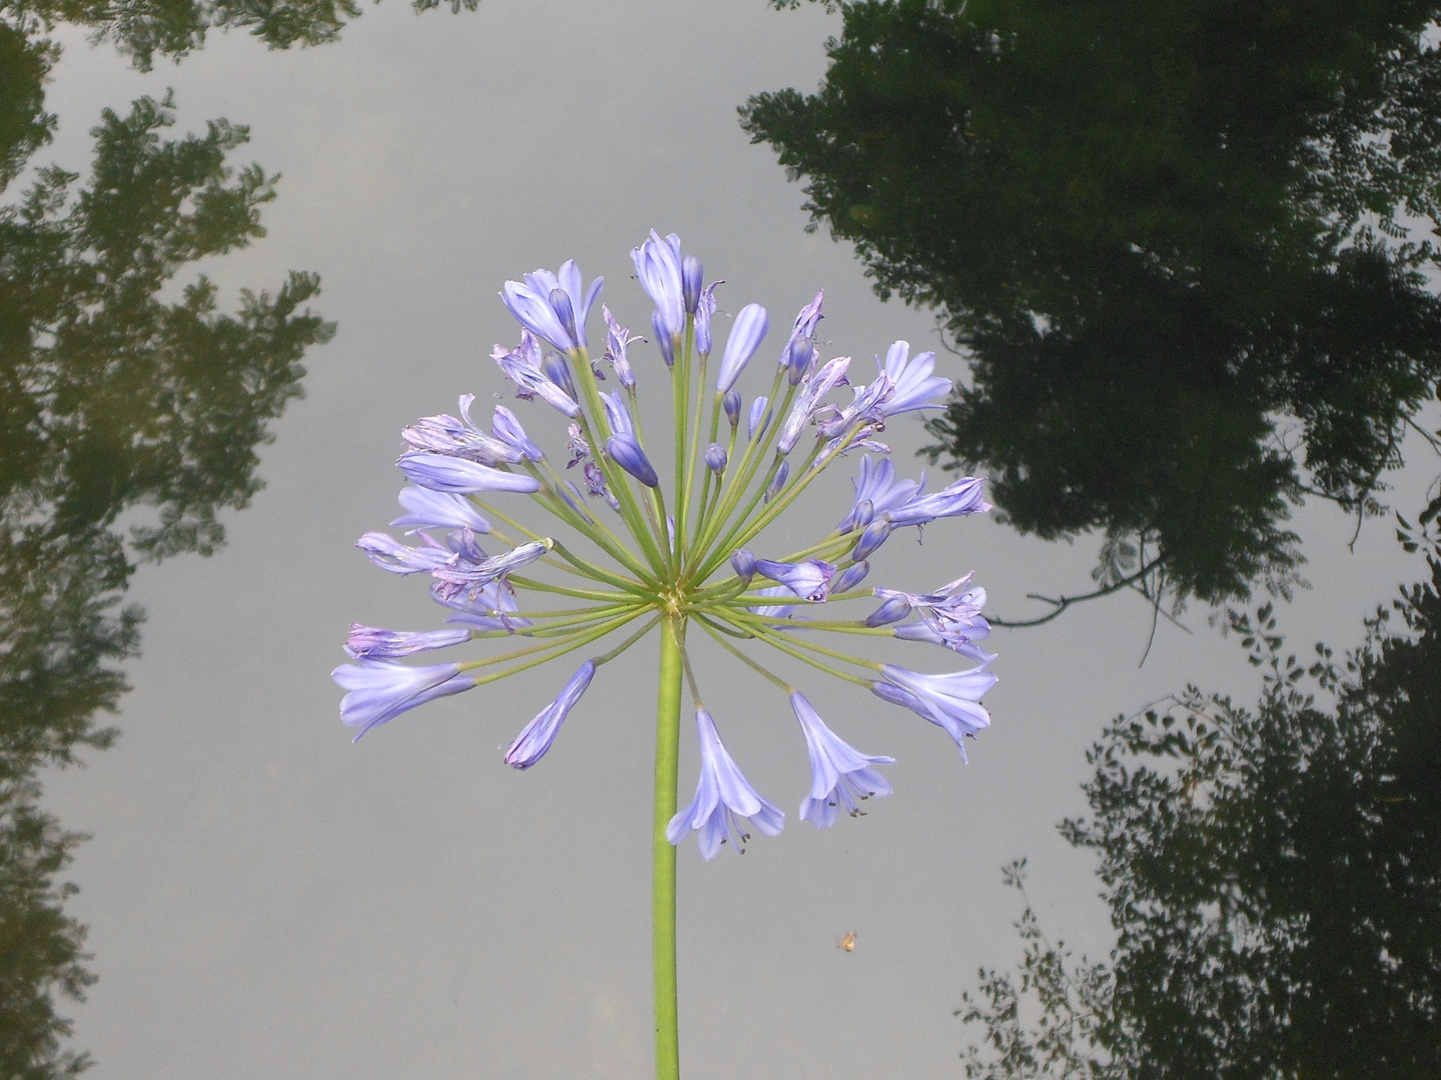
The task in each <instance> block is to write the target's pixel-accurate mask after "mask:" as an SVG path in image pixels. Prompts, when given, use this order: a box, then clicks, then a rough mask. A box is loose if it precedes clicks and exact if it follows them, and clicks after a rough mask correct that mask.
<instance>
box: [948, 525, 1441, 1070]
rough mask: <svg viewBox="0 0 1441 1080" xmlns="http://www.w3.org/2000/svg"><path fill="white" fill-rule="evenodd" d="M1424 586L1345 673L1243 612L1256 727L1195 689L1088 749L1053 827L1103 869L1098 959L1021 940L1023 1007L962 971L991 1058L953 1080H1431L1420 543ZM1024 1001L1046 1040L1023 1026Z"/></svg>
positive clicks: (1430, 832) (1427, 656) (1439, 969)
mask: <svg viewBox="0 0 1441 1080" xmlns="http://www.w3.org/2000/svg"><path fill="white" fill-rule="evenodd" d="M1438 508H1441V501H1438V504H1433V507H1432V509H1431V511H1430V513H1429V514H1428V516H1427V517H1428V520H1429V519H1434V517H1435V514H1436V510H1437V509H1438ZM1408 542H1410V543H1416V541H1415V540H1409V541H1408ZM1429 565H1430V570H1431V580H1430V581H1428V582H1424V583H1422V584H1418V585H1416V586H1414V587H1412V588H1410V589H1407V590H1405V591H1404V592H1403V594H1402V597H1401V599H1400V600H1398V601H1397V602H1396V604H1395V606H1394V611H1392V612H1381V613H1379V614H1378V616H1377V617H1376V618H1375V619H1373V620H1372V621H1371V622H1370V623H1369V624H1368V637H1367V642H1366V645H1365V646H1364V647H1363V648H1362V649H1360V650H1359V651H1358V652H1356V653H1355V654H1353V655H1352V656H1351V657H1350V658H1349V659H1348V661H1347V662H1346V663H1345V664H1344V666H1338V665H1337V664H1336V663H1335V662H1334V661H1333V659H1332V655H1331V653H1330V651H1329V650H1328V649H1327V648H1325V647H1324V646H1318V648H1317V651H1318V653H1319V657H1318V659H1317V661H1316V662H1315V663H1314V664H1313V665H1312V666H1311V667H1310V668H1309V669H1307V668H1304V667H1303V666H1302V665H1301V664H1300V663H1299V662H1298V661H1297V660H1296V659H1295V657H1293V656H1283V653H1282V649H1283V644H1282V641H1281V639H1280V637H1279V636H1277V635H1276V633H1275V621H1274V618H1273V617H1272V615H1271V613H1270V611H1269V609H1268V608H1262V609H1261V611H1260V612H1259V613H1258V617H1257V618H1256V619H1255V620H1254V621H1252V620H1250V619H1247V618H1235V619H1234V625H1235V627H1236V629H1237V630H1239V631H1241V632H1242V633H1243V634H1244V635H1245V643H1246V644H1247V645H1248V647H1249V648H1250V649H1251V654H1252V655H1251V658H1252V661H1253V662H1254V663H1256V664H1258V665H1260V666H1262V667H1263V668H1264V670H1265V685H1264V690H1263V693H1262V697H1261V700H1260V702H1259V704H1258V705H1257V707H1256V708H1255V709H1246V708H1242V707H1240V706H1237V705H1236V704H1234V703H1233V702H1232V701H1231V700H1230V699H1229V698H1225V697H1219V696H1210V697H1208V696H1205V695H1203V694H1201V693H1200V692H1198V691H1196V690H1194V689H1192V690H1189V691H1187V693H1186V694H1185V695H1183V696H1182V697H1180V698H1179V699H1178V700H1177V701H1176V702H1175V703H1174V706H1173V707H1172V708H1170V709H1168V710H1166V711H1164V712H1157V711H1148V712H1147V713H1146V714H1145V715H1144V717H1142V718H1138V719H1126V718H1122V719H1119V720H1117V721H1116V722H1115V723H1114V724H1113V725H1112V726H1111V727H1110V728H1109V729H1108V730H1107V731H1106V732H1105V734H1104V736H1103V737H1102V739H1101V741H1100V742H1099V743H1098V744H1097V745H1096V746H1095V748H1094V749H1093V751H1092V753H1091V755H1090V760H1091V761H1092V763H1093V764H1094V765H1095V767H1096V773H1095V776H1094V778H1093V779H1092V780H1091V782H1090V783H1089V784H1088V785H1087V786H1086V794H1087V797H1088V799H1089V802H1090V806H1091V816H1090V817H1089V818H1086V819H1084V820H1080V821H1070V822H1066V823H1065V824H1064V825H1063V826H1062V829H1063V832H1064V833H1065V835H1066V837H1067V839H1068V840H1069V841H1070V842H1071V843H1072V844H1075V845H1077V846H1080V847H1087V848H1091V849H1094V850H1095V851H1096V852H1097V853H1098V854H1099V855H1100V858H1101V864H1100V877H1101V880H1102V882H1103V883H1104V886H1105V891H1104V893H1103V895H1104V897H1105V899H1106V901H1107V902H1108V903H1109V905H1110V907H1111V913H1112V921H1113V923H1114V925H1115V927H1116V929H1117V931H1118V944H1117V948H1116V951H1115V952H1114V953H1113V954H1112V957H1111V960H1110V963H1109V964H1108V965H1104V966H1102V965H1092V964H1089V963H1086V962H1085V961H1084V960H1082V961H1073V960H1072V958H1071V957H1070V955H1069V953H1067V952H1066V951H1065V949H1064V948H1063V947H1062V946H1055V947H1052V946H1050V945H1049V944H1048V943H1046V942H1045V941H1044V939H1042V938H1041V937H1040V935H1039V932H1038V931H1036V930H1035V922H1034V917H1033V916H1031V917H1029V918H1027V919H1023V922H1022V930H1023V936H1025V937H1026V939H1027V942H1028V948H1027V954H1026V957H1025V960H1024V962H1023V965H1022V981H1021V984H1020V986H1019V987H1018V986H1017V984H1016V982H1015V981H1014V980H1013V979H1011V977H1010V976H1007V975H1004V974H998V973H996V972H983V973H982V977H983V981H982V986H981V999H982V1000H980V1001H974V1000H973V1001H971V1002H970V1008H969V1009H968V1010H967V1013H966V1016H967V1019H968V1020H970V1021H973V1022H979V1023H981V1024H982V1025H983V1026H984V1028H985V1029H986V1044H987V1045H988V1046H989V1050H988V1051H987V1052H986V1053H985V1054H982V1053H981V1052H980V1049H979V1048H977V1049H976V1050H974V1051H973V1052H972V1054H971V1057H970V1066H971V1071H970V1075H972V1076H973V1077H989V1078H995V1080H999V1078H1001V1077H1021V1076H1041V1075H1076V1076H1096V1077H1115V1078H1122V1077H1125V1078H1147V1080H1149V1078H1157V1080H1160V1078H1166V1080H1172V1078H1177V1080H1180V1078H1186V1080H1190V1078H1195V1080H1202V1078H1204V1080H1218V1078H1222V1080H1251V1078H1256V1080H1261V1078H1282V1077H1284V1078H1295V1080H1320V1078H1326V1080H1343V1078H1344V1080H1352V1078H1355V1080H1422V1078H1434V1077H1436V1076H1438V1075H1441V548H1438V547H1437V546H1436V545H1434V544H1432V545H1431V547H1430V561H1429ZM1397 622H1400V623H1401V624H1402V625H1401V626H1400V627H1397V626H1396V625H1395V624H1396V623H1397ZM1318 694H1319V695H1321V697H1322V699H1325V700H1327V701H1329V702H1331V704H1322V703H1321V702H1320V701H1318V698H1317V695H1318ZM1028 916H1029V905H1028ZM1028 928H1029V930H1030V932H1029V933H1027V930H1028ZM1028 991H1029V992H1032V993H1033V994H1035V995H1036V996H1037V998H1038V1000H1039V1002H1040V1005H1041V1008H1040V1011H1039V1015H1040V1016H1041V1017H1042V1018H1043V1020H1044V1023H1036V1022H1030V1021H1027V1020H1025V1019H1024V1018H1022V1017H1021V1016H1020V1013H1019V1011H1018V1009H1017V1007H1016V1006H1017V1002H1018V1001H1019V999H1020V997H1021V996H1022V995H1023V994H1024V993H1025V992H1028ZM1058 1033H1059V1034H1058ZM1039 1066H1045V1067H1039ZM1067 1069H1069V1072H1067V1071H1066V1070H1067Z"/></svg>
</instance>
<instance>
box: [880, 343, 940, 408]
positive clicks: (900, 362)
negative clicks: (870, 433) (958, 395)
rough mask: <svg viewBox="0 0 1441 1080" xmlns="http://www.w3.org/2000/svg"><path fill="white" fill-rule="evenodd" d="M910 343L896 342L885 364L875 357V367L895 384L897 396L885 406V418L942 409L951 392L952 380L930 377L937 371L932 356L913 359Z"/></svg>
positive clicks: (925, 354) (887, 354) (925, 355)
mask: <svg viewBox="0 0 1441 1080" xmlns="http://www.w3.org/2000/svg"><path fill="white" fill-rule="evenodd" d="M910 351H911V346H910V343H909V342H905V341H897V342H896V343H895V344H894V345H892V346H891V347H890V349H889V350H888V351H887V352H886V362H885V363H884V364H882V363H881V359H880V357H876V367H877V368H878V369H879V370H880V372H881V374H882V375H886V376H889V377H890V379H891V381H892V382H893V383H895V393H894V394H893V395H891V397H890V399H889V400H888V401H887V402H886V405H885V415H887V416H895V415H897V414H899V413H905V412H914V411H915V410H917V409H939V408H940V407H941V406H942V405H943V404H944V402H942V401H941V400H940V399H941V398H944V397H945V396H946V395H947V394H949V393H950V392H951V380H950V379H942V378H939V377H937V376H934V375H932V374H931V372H932V371H934V370H935V369H936V354H935V353H933V352H923V353H917V354H916V355H915V356H911V355H910Z"/></svg>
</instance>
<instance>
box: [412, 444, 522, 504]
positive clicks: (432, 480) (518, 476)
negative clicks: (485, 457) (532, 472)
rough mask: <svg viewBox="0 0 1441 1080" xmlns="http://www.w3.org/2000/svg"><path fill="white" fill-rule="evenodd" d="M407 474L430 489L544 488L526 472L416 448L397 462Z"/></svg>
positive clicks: (462, 491) (474, 491)
mask: <svg viewBox="0 0 1441 1080" xmlns="http://www.w3.org/2000/svg"><path fill="white" fill-rule="evenodd" d="M396 465H398V466H399V467H400V471H401V472H403V473H405V478H406V479H407V480H409V481H410V482H411V483H412V484H419V485H420V486H421V487H423V488H426V489H428V490H430V491H448V492H452V493H454V494H456V495H474V494H479V493H480V492H482V491H516V492H520V493H521V494H522V495H529V494H530V493H531V492H534V491H539V490H540V481H539V480H537V479H536V478H535V477H533V476H526V475H524V474H523V473H513V472H507V471H505V470H504V469H493V468H491V467H490V466H489V465H482V464H481V463H480V462H478V461H469V460H467V459H465V458H458V457H451V456H450V455H449V454H425V453H417V452H414V451H412V452H411V453H409V454H401V455H400V460H398V461H397V462H396Z"/></svg>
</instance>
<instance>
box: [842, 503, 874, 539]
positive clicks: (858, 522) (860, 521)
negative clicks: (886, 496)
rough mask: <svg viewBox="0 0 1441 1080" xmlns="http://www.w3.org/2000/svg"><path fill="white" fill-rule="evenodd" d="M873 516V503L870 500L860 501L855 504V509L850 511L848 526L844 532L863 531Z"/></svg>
mask: <svg viewBox="0 0 1441 1080" xmlns="http://www.w3.org/2000/svg"><path fill="white" fill-rule="evenodd" d="M875 516H876V505H875V503H873V502H871V500H870V499H862V500H861V501H860V502H858V503H856V508H855V509H854V510H852V511H851V520H850V524H849V525H848V526H847V527H846V530H845V531H846V532H850V531H851V530H852V529H864V528H865V527H866V526H867V525H869V524H870V523H871V518H873V517H875Z"/></svg>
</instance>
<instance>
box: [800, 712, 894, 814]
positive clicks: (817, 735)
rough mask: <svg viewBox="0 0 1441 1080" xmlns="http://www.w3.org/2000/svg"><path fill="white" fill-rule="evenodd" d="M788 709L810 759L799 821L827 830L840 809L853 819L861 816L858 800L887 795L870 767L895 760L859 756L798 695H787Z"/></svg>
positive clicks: (888, 788)
mask: <svg viewBox="0 0 1441 1080" xmlns="http://www.w3.org/2000/svg"><path fill="white" fill-rule="evenodd" d="M791 708H792V709H793V710H794V711H795V714H796V719H797V720H799V721H800V725H801V731H803V732H805V736H806V750H807V751H809V753H810V758H811V791H810V794H809V795H808V796H807V797H806V798H805V799H803V800H801V811H800V819H801V820H802V821H809V822H810V823H811V824H812V825H814V826H815V827H816V828H817V829H828V828H830V827H831V826H832V825H834V824H835V821H836V817H837V815H838V814H839V813H840V811H841V810H842V809H844V810H845V811H846V813H848V814H850V815H851V816H852V817H855V816H857V815H859V814H860V813H861V812H862V811H861V808H860V804H861V802H862V800H864V799H870V798H877V799H878V798H881V797H883V796H886V795H889V794H890V793H891V785H890V784H889V783H888V782H887V781H886V778H885V777H884V776H882V775H881V774H880V773H878V772H876V770H875V768H874V766H876V765H894V764H895V761H896V759H895V758H889V757H870V756H868V755H866V754H862V753H861V752H860V751H859V750H857V749H856V748H855V747H854V746H851V745H850V744H849V743H847V742H846V741H845V740H844V739H842V738H841V737H840V736H839V735H837V734H836V733H835V732H834V731H832V730H831V729H830V728H828V727H827V726H826V723H825V721H824V720H822V719H821V718H820V714H819V713H817V712H816V710H815V707H814V706H812V705H811V703H810V702H809V701H807V700H806V696H805V695H804V694H802V693H800V692H799V691H796V692H794V693H792V694H791Z"/></svg>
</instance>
